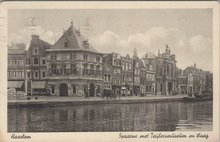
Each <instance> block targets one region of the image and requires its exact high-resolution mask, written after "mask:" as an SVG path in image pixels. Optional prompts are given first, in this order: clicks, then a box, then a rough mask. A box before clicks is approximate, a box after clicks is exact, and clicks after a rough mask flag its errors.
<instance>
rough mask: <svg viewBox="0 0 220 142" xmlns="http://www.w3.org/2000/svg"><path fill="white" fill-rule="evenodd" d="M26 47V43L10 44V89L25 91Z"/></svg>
mask: <svg viewBox="0 0 220 142" xmlns="http://www.w3.org/2000/svg"><path fill="white" fill-rule="evenodd" d="M25 48H26V45H25V44H24V43H17V44H12V45H11V46H8V89H9V88H11V89H15V91H25V76H26V68H25V58H26V56H25V52H26V49H25Z"/></svg>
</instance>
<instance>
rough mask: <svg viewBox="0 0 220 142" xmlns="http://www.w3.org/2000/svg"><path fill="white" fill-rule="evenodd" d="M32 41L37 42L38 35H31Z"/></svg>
mask: <svg viewBox="0 0 220 142" xmlns="http://www.w3.org/2000/svg"><path fill="white" fill-rule="evenodd" d="M31 37H32V40H38V39H39V35H32V36H31Z"/></svg>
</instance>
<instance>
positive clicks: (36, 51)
mask: <svg viewBox="0 0 220 142" xmlns="http://www.w3.org/2000/svg"><path fill="white" fill-rule="evenodd" d="M33 54H34V55H38V54H39V50H38V47H37V46H35V47H34V53H33Z"/></svg>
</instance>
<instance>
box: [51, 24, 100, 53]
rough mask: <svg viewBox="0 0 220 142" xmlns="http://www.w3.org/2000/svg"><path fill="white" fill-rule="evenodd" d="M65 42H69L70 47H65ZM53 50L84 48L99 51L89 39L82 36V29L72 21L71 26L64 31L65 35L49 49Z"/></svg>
mask: <svg viewBox="0 0 220 142" xmlns="http://www.w3.org/2000/svg"><path fill="white" fill-rule="evenodd" d="M65 44H68V47H65ZM85 44H88V46H85ZM53 50H83V51H91V52H97V51H96V49H95V48H94V47H93V46H92V45H91V44H89V42H88V40H86V39H85V38H84V37H83V36H82V34H81V33H80V30H77V29H76V28H75V27H74V26H73V23H71V26H70V27H69V28H68V29H67V30H66V31H65V32H64V33H63V35H62V36H61V37H60V38H59V39H58V40H57V41H56V42H55V44H54V45H53V46H52V47H51V49H50V50H48V51H53Z"/></svg>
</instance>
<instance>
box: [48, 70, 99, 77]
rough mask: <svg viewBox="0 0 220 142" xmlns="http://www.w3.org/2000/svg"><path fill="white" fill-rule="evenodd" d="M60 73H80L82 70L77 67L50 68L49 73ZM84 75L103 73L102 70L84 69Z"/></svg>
mask: <svg viewBox="0 0 220 142" xmlns="http://www.w3.org/2000/svg"><path fill="white" fill-rule="evenodd" d="M53 74H56V75H60V74H75V75H79V74H80V72H79V71H77V69H49V75H53ZM82 75H94V76H96V75H99V76H101V75H102V71H101V70H90V69H83V70H82Z"/></svg>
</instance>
